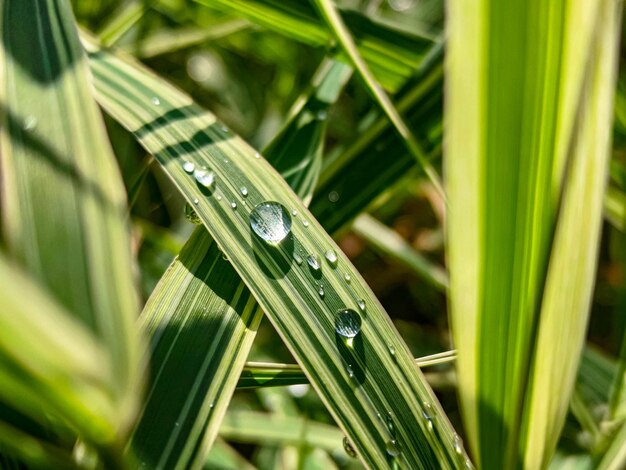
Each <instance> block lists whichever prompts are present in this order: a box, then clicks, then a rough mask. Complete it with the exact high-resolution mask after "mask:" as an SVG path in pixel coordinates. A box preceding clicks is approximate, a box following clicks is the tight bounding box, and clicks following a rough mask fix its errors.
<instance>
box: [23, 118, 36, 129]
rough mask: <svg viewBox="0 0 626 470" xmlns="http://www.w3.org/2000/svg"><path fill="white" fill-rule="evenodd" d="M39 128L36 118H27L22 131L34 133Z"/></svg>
mask: <svg viewBox="0 0 626 470" xmlns="http://www.w3.org/2000/svg"><path fill="white" fill-rule="evenodd" d="M35 127H37V118H36V117H35V116H26V118H25V119H24V124H23V125H22V129H24V130H25V131H32V130H34V129H35Z"/></svg>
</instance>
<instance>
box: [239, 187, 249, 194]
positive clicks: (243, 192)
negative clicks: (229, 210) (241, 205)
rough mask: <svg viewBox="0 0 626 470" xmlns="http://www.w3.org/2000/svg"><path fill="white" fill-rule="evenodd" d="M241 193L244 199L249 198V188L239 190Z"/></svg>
mask: <svg viewBox="0 0 626 470" xmlns="http://www.w3.org/2000/svg"><path fill="white" fill-rule="evenodd" d="M239 192H240V193H241V195H242V196H243V197H247V196H248V188H246V187H245V186H242V187H241V189H240V190H239Z"/></svg>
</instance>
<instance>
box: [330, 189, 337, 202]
mask: <svg viewBox="0 0 626 470" xmlns="http://www.w3.org/2000/svg"><path fill="white" fill-rule="evenodd" d="M328 200H329V201H330V202H337V201H338V200H339V193H338V192H337V191H331V192H329V193H328Z"/></svg>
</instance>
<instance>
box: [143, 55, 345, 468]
mask: <svg viewBox="0 0 626 470" xmlns="http://www.w3.org/2000/svg"><path fill="white" fill-rule="evenodd" d="M349 72H350V71H349V68H348V67H347V66H345V65H343V64H340V63H332V62H330V61H328V62H324V63H323V64H322V66H321V67H320V70H319V73H318V74H317V75H316V76H315V77H314V79H313V83H312V89H311V90H310V92H309V93H307V94H305V95H304V97H303V99H302V100H299V101H298V102H297V103H296V105H295V107H294V112H293V119H291V120H290V121H289V122H288V124H287V125H286V126H285V128H284V129H283V131H282V132H281V133H280V134H279V135H278V136H277V137H276V139H275V140H274V141H273V143H272V144H270V149H269V150H268V152H269V153H268V156H269V158H271V159H272V163H273V164H274V166H275V168H277V169H278V170H280V171H281V172H282V173H283V174H284V175H286V177H287V178H288V180H289V182H290V183H291V185H292V187H293V188H294V189H295V190H296V191H297V192H298V193H299V194H300V195H301V196H302V197H308V196H310V191H312V189H313V186H314V184H315V181H316V179H317V174H318V172H319V168H320V160H321V146H322V143H323V137H324V135H325V128H326V123H325V121H324V120H319V119H317V116H318V113H320V112H326V111H327V109H328V107H329V106H330V105H331V104H332V103H333V102H334V101H335V100H336V99H337V96H338V93H339V90H340V89H341V88H343V86H344V85H345V83H346V81H347V79H348V77H349V76H350V73H349ZM262 316H263V314H262V312H261V311H260V310H259V309H258V308H257V306H256V302H254V299H253V298H252V297H251V295H250V292H249V290H248V289H247V288H246V287H245V285H244V284H243V283H242V282H241V280H240V279H239V276H238V274H237V273H236V272H235V271H234V270H233V269H232V266H231V265H230V263H229V262H228V261H227V260H226V259H224V255H223V254H222V252H221V251H220V249H219V248H218V246H217V245H216V244H215V243H214V242H213V241H212V239H211V237H210V236H209V234H208V233H207V232H206V231H205V229H204V228H198V229H197V230H196V231H195V232H194V234H193V235H192V237H191V238H190V239H189V240H188V241H187V243H186V244H185V247H184V248H183V250H182V251H181V253H180V256H179V257H178V258H177V259H176V260H175V261H174V262H173V263H172V265H171V266H170V268H169V269H168V271H167V272H166V274H165V275H164V276H163V278H162V279H161V281H160V282H159V284H158V285H157V287H156V288H155V290H154V291H153V293H152V295H151V296H150V299H149V300H148V303H147V304H146V307H145V309H144V311H143V313H142V320H143V322H144V324H145V328H146V329H147V330H148V332H149V334H150V336H151V339H152V348H151V349H152V351H151V380H150V388H149V393H148V399H147V401H146V403H145V405H144V408H143V410H142V415H141V419H140V421H139V422H138V425H137V428H136V429H135V432H134V435H133V442H132V451H133V452H134V453H136V454H137V456H138V457H139V459H140V460H141V461H142V462H143V463H145V464H146V465H148V466H150V467H151V468H172V467H180V468H183V467H187V466H188V465H191V466H198V465H199V464H200V463H201V462H202V461H203V459H204V454H205V453H206V452H207V451H208V449H209V448H210V446H211V444H212V442H213V440H214V439H215V437H216V435H217V430H218V428H219V424H220V422H221V419H222V416H223V413H224V412H225V410H226V407H227V406H228V403H229V401H230V397H231V395H232V393H233V391H234V389H235V385H236V383H237V380H238V378H239V374H240V372H241V369H242V367H243V364H244V361H245V360H246V358H247V356H248V352H249V350H250V347H251V345H252V340H253V338H254V336H255V333H256V328H257V326H258V324H259V322H260V321H261V318H262ZM207 331H211V332H212V334H211V335H210V341H209V340H208V339H207V333H206V332H207ZM190 350H192V351H194V354H189V351H190ZM172 428H173V429H175V432H171V429H172Z"/></svg>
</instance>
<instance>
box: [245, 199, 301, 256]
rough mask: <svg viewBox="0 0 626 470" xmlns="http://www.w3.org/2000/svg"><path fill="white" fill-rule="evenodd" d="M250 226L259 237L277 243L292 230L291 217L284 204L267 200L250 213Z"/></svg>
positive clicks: (273, 243)
mask: <svg viewBox="0 0 626 470" xmlns="http://www.w3.org/2000/svg"><path fill="white" fill-rule="evenodd" d="M250 227H252V230H254V233H256V234H257V235H258V236H259V238H261V239H262V240H264V241H266V242H267V243H270V244H272V245H276V244H278V243H280V242H282V241H283V240H284V239H285V238H286V237H287V235H289V232H291V217H290V216H289V212H287V209H285V207H284V206H283V205H282V204H280V203H278V202H273V201H266V202H262V203H261V204H258V205H257V206H256V207H255V208H254V209H253V210H252V212H251V213H250Z"/></svg>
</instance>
